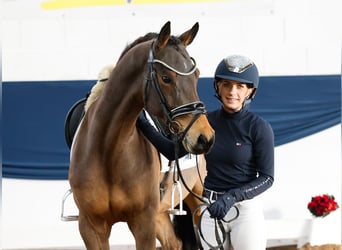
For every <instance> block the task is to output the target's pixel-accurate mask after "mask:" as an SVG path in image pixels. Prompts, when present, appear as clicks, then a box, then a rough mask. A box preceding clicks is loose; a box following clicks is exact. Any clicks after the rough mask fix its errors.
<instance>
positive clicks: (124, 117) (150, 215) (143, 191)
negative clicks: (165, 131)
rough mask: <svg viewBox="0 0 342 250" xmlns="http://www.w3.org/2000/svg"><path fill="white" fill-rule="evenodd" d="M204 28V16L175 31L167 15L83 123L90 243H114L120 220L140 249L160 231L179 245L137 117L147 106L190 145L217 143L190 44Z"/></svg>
mask: <svg viewBox="0 0 342 250" xmlns="http://www.w3.org/2000/svg"><path fill="white" fill-rule="evenodd" d="M198 29H199V25H198V23H196V24H195V25H194V26H193V27H192V28H191V29H189V30H187V31H185V32H184V33H182V34H181V35H180V36H172V35H170V22H167V23H165V24H164V26H163V27H162V28H161V30H160V32H159V33H158V34H157V35H156V36H155V37H154V38H150V39H142V38H138V39H137V40H136V41H135V42H133V43H132V44H134V46H130V47H129V48H126V49H125V50H124V52H123V53H122V55H121V57H120V58H119V60H118V61H117V63H116V66H115V68H114V69H113V70H112V72H111V74H110V76H109V79H108V83H107V84H106V86H105V87H104V89H103V93H102V94H101V95H100V96H99V97H98V99H97V100H96V101H95V102H94V103H93V104H92V105H91V106H90V107H89V109H88V110H87V112H86V113H85V115H84V117H83V119H82V121H81V122H80V125H79V126H78V128H77V131H76V133H75V136H74V138H73V142H72V145H71V152H70V166H69V183H70V187H71V190H72V193H73V197H74V201H75V203H76V205H77V207H78V210H79V216H78V224H79V231H80V234H81V237H82V239H83V241H84V243H85V245H86V247H87V249H90V250H92V249H105V250H108V249H109V240H108V239H109V236H110V233H111V227H112V225H114V224H115V223H117V222H119V221H123V222H126V223H127V225H128V227H129V229H130V231H131V233H132V234H133V236H134V238H135V245H136V249H138V250H140V249H154V248H155V244H156V242H155V239H156V237H157V238H158V239H159V240H160V241H161V244H162V246H163V247H164V246H165V248H166V249H167V248H169V249H172V248H171V247H172V243H170V242H169V240H170V239H169V238H168V235H169V232H165V229H160V227H164V226H166V227H168V225H164V224H163V221H165V218H164V217H163V216H159V214H158V211H159V209H160V208H161V207H162V205H161V203H160V194H159V180H160V159H159V154H158V152H157V150H156V149H155V148H154V147H153V146H152V144H151V143H150V142H149V141H148V140H147V139H146V138H145V137H144V136H143V135H142V133H141V132H140V131H139V130H138V129H137V127H136V122H137V119H138V117H139V114H140V112H141V111H142V109H146V110H147V111H148V112H149V113H150V114H152V115H154V116H156V117H158V118H160V119H161V120H162V121H163V122H164V123H166V124H167V125H168V127H169V129H170V131H172V133H173V134H174V135H176V136H177V137H178V138H179V140H181V141H182V144H183V146H184V148H185V149H186V150H187V151H188V152H190V153H192V154H196V155H197V154H203V153H206V152H208V151H209V150H210V148H211V146H212V144H213V142H214V135H215V134H214V130H213V129H212V127H211V126H210V124H209V122H208V120H207V117H206V111H205V106H204V104H203V103H202V102H201V101H199V98H198V94H197V91H196V86H197V82H198V77H199V70H198V69H197V66H196V63H195V61H194V59H192V58H191V57H190V56H189V54H188V52H187V50H186V47H187V46H188V45H189V44H191V43H192V41H193V39H194V38H195V36H196V34H197V32H198ZM174 249H176V248H174ZM178 249H179V248H178Z"/></svg>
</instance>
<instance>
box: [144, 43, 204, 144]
mask: <svg viewBox="0 0 342 250" xmlns="http://www.w3.org/2000/svg"><path fill="white" fill-rule="evenodd" d="M191 61H192V62H193V67H192V69H191V70H190V71H189V72H180V71H178V70H177V69H175V68H173V67H171V66H170V65H168V64H167V63H165V62H163V61H161V60H158V59H154V55H153V43H152V45H151V48H150V51H149V56H148V61H147V62H148V78H147V79H146V83H145V95H144V98H145V100H144V101H145V103H147V102H146V101H147V100H146V99H147V94H146V92H147V86H148V84H149V83H152V86H153V88H154V89H155V90H156V92H157V95H158V98H159V102H160V105H161V107H162V109H163V112H164V115H165V116H166V118H167V125H168V127H169V130H170V132H171V133H172V134H174V135H178V136H179V135H180V134H182V136H180V137H179V139H180V140H183V139H184V136H185V135H186V133H187V132H188V130H189V129H190V127H191V126H192V124H193V123H194V122H195V121H196V120H197V119H198V118H199V116H200V115H201V114H205V113H206V112H207V111H206V109H205V105H204V103H203V102H201V101H196V102H191V103H187V104H183V105H181V106H178V107H176V108H173V109H170V106H169V105H168V103H167V101H166V98H165V96H164V94H163V92H162V91H161V89H160V85H159V83H158V80H157V72H156V70H155V69H154V67H153V65H154V63H159V64H161V65H163V66H164V67H166V68H167V69H169V70H171V71H173V72H175V73H176V74H178V75H182V76H189V75H191V74H193V73H194V72H195V71H196V69H197V66H196V62H195V59H193V58H192V57H191ZM186 114H193V115H194V117H193V118H192V120H191V121H190V123H189V124H188V126H187V127H186V128H185V130H184V131H181V130H180V128H181V126H180V124H179V123H178V122H177V121H175V118H177V117H179V116H182V115H186Z"/></svg>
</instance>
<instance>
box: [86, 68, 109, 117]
mask: <svg viewBox="0 0 342 250" xmlns="http://www.w3.org/2000/svg"><path fill="white" fill-rule="evenodd" d="M113 68H114V65H107V66H105V67H104V68H103V69H102V70H101V71H100V73H99V74H98V76H97V82H96V84H95V85H94V86H93V87H92V89H91V91H90V94H89V96H88V98H87V102H86V104H85V106H84V110H85V112H87V110H88V109H89V107H90V106H91V105H92V104H93V103H94V102H95V101H96V100H97V98H98V97H99V96H100V95H101V93H102V91H103V88H104V86H105V85H106V83H107V82H108V78H109V76H110V74H111V72H112V70H113Z"/></svg>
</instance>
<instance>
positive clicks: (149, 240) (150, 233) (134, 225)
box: [127, 208, 156, 250]
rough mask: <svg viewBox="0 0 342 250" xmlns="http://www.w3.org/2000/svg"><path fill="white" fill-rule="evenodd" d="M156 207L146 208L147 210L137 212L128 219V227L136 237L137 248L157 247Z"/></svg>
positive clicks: (143, 249) (144, 249)
mask: <svg viewBox="0 0 342 250" xmlns="http://www.w3.org/2000/svg"><path fill="white" fill-rule="evenodd" d="M155 217H156V211H155V209H152V208H150V209H147V208H146V209H145V211H143V212H140V213H139V214H135V215H134V216H133V217H132V219H130V220H129V221H127V224H128V227H129V229H130V230H131V232H132V234H133V236H134V238H135V247H136V250H153V249H156V226H155V219H156V218H155Z"/></svg>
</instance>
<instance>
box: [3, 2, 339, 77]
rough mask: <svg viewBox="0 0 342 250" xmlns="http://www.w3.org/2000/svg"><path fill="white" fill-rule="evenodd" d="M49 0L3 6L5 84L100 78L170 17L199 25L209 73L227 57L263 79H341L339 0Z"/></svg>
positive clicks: (178, 25)
mask: <svg viewBox="0 0 342 250" xmlns="http://www.w3.org/2000/svg"><path fill="white" fill-rule="evenodd" d="M41 2H43V0H11V1H3V3H2V9H3V10H4V11H2V48H3V80H4V81H12V80H63V79H65V80H72V79H94V78H96V76H97V73H98V71H99V70H100V69H101V68H102V67H103V66H104V65H107V64H109V63H113V62H116V60H117V58H118V56H119V54H120V53H121V51H122V50H123V49H124V47H125V45H126V44H127V43H129V42H131V41H133V40H134V39H135V38H137V37H138V36H140V35H144V34H145V33H147V32H148V31H155V32H159V30H160V28H161V27H162V25H163V24H164V23H165V22H166V21H168V20H170V21H171V25H172V27H171V29H172V33H173V34H180V33H181V32H183V31H185V30H186V29H189V28H190V27H191V26H192V25H193V24H194V23H195V22H197V21H198V22H199V24H200V30H199V34H198V37H196V39H195V40H194V42H193V44H191V45H190V46H189V51H190V53H191V55H192V56H193V57H194V58H195V59H196V60H197V62H198V64H199V68H200V70H201V74H202V76H212V75H213V72H214V69H215V67H216V65H217V63H218V62H219V61H220V60H221V59H222V58H223V57H225V56H226V55H228V54H232V53H241V54H245V55H247V56H249V57H251V58H252V59H253V60H254V61H255V62H256V63H257V65H258V67H259V71H260V72H261V75H298V74H299V75H311V74H314V75H316V74H338V73H340V70H341V32H342V31H341V30H342V29H341V23H342V15H340V10H341V6H342V3H341V1H339V0H329V1H328V2H326V1H322V0H299V1H295V0H287V1H283V0H258V1H249V0H237V1H223V2H213V3H196V4H184V3H183V4H172V5H167V4H160V5H132V4H126V5H117V6H110V7H93V8H89V7H88V8H76V9H75V8H74V9H61V10H43V9H41V8H40V3H41Z"/></svg>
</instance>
